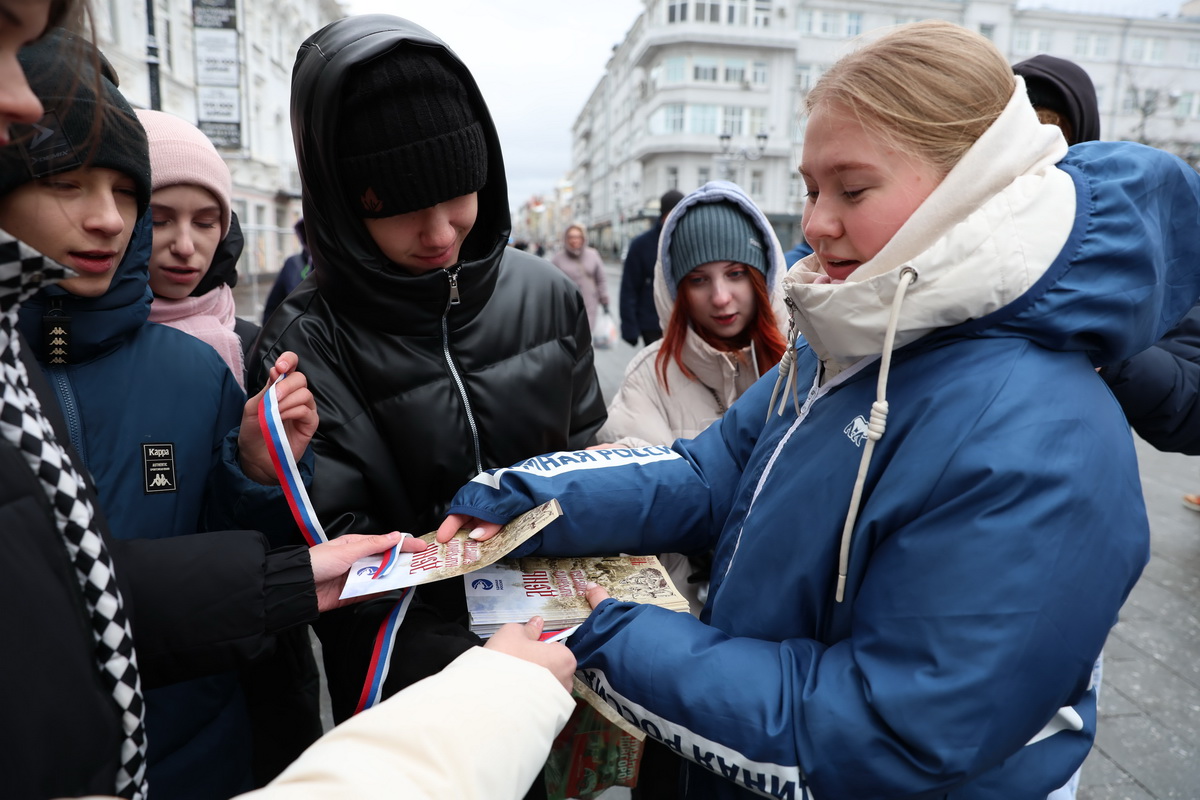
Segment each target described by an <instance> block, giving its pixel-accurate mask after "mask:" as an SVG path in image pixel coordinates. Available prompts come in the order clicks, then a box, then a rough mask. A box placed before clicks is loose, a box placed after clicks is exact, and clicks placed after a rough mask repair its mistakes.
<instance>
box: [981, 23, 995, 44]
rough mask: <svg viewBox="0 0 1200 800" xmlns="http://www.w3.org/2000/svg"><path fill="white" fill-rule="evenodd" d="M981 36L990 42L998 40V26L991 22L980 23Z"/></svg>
mask: <svg viewBox="0 0 1200 800" xmlns="http://www.w3.org/2000/svg"><path fill="white" fill-rule="evenodd" d="M979 35H980V36H982V37H983V38H985V39H987V40H989V41H995V40H996V26H995V25H994V24H993V23H991V22H981V23H979Z"/></svg>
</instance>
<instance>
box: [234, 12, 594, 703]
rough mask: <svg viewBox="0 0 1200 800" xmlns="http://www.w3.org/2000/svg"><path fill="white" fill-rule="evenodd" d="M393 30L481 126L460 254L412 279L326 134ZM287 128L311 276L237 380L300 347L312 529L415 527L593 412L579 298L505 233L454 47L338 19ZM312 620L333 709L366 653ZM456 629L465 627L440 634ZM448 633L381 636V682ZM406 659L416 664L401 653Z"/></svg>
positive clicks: (502, 204)
mask: <svg viewBox="0 0 1200 800" xmlns="http://www.w3.org/2000/svg"><path fill="white" fill-rule="evenodd" d="M402 43H408V44H404V46H412V45H413V44H416V45H418V46H427V47H433V48H439V49H441V50H444V51H445V52H446V53H448V54H449V55H450V57H451V58H452V59H453V60H454V62H455V64H457V65H458V67H459V69H458V71H459V74H460V75H461V77H462V80H463V83H464V85H465V86H466V87H468V91H469V92H470V93H471V94H472V99H473V102H474V104H475V107H476V115H477V117H478V119H479V120H480V122H481V123H482V125H483V128H484V132H485V136H486V138H487V141H488V179H487V183H486V185H485V186H484V188H483V189H481V190H480V192H479V213H478V217H477V220H476V223H475V226H474V227H473V228H472V230H471V233H470V234H469V235H468V237H467V239H466V241H465V242H464V244H463V247H462V261H461V262H460V263H459V264H456V265H455V266H454V267H452V268H450V269H448V270H438V271H435V272H432V273H428V274H425V275H420V276H412V275H408V274H405V273H403V272H402V271H400V270H399V269H398V268H397V267H396V266H395V265H393V264H391V263H390V262H389V261H388V259H387V258H386V257H385V256H384V255H383V253H382V252H381V251H380V249H379V248H378V247H377V246H376V245H375V243H374V241H373V240H372V239H371V238H370V236H369V234H368V233H367V230H366V228H365V226H364V225H363V223H362V221H361V220H360V219H359V218H358V217H357V216H356V215H354V214H352V213H351V210H350V209H349V207H348V206H347V204H346V203H344V202H342V201H341V198H343V197H344V196H345V193H344V191H343V187H342V185H341V182H340V176H339V174H338V169H337V166H338V161H337V148H336V145H335V143H336V142H337V141H338V136H339V133H338V126H339V125H340V123H341V119H342V117H343V115H342V114H341V113H340V105H341V103H342V98H343V97H344V96H345V94H346V90H345V79H346V75H347V73H348V72H349V71H350V69H351V68H352V67H353V66H354V65H356V64H358V63H360V62H363V61H366V60H368V59H371V58H373V57H376V56H378V55H379V54H381V53H384V52H386V51H388V50H390V49H392V48H394V47H396V46H398V45H401V44H402ZM292 129H293V132H294V134H295V138H296V152H297V156H298V160H299V168H300V175H301V178H302V182H303V186H304V190H303V191H304V194H303V197H304V228H305V231H306V233H307V235H308V245H309V250H310V253H311V255H312V258H313V263H314V267H315V275H316V280H315V281H312V280H309V281H307V282H305V283H304V284H302V285H301V286H300V287H298V288H297V289H296V290H295V291H293V292H292V293H291V295H289V296H288V298H287V299H286V300H285V301H284V302H283V304H282V305H280V307H279V308H278V310H276V312H275V313H274V314H273V315H272V317H271V319H270V320H269V322H268V323H267V325H266V327H265V328H264V329H263V331H262V334H261V336H260V338H259V342H258V346H257V348H256V357H255V358H254V359H253V360H252V361H253V363H252V366H251V369H250V379H249V380H250V383H249V385H251V386H259V385H261V384H262V381H263V378H264V376H265V375H266V372H267V369H268V367H269V365H270V364H271V363H272V362H273V361H274V359H275V358H276V357H277V356H278V355H279V354H280V353H282V352H283V351H285V350H292V351H295V352H296V353H297V354H298V355H299V357H300V362H299V367H300V370H301V371H303V372H304V374H305V375H306V376H307V377H308V384H309V386H310V388H311V389H312V391H313V393H314V395H315V396H316V401H317V408H318V410H319V412H320V414H321V426H320V429H319V430H318V432H317V435H316V437H315V438H314V439H313V449H314V452H315V454H316V466H315V478H314V481H313V487H312V498H313V503H314V505H315V507H316V511H317V514H318V516H319V517H320V520H321V523H322V525H323V526H324V528H325V530H326V532H328V533H329V534H330V535H333V536H336V535H341V534H343V533H378V532H385V531H390V530H393V529H400V530H407V531H410V532H413V533H417V534H421V533H426V532H428V531H430V530H432V529H433V528H435V527H437V525H438V524H439V523H440V522H441V520H442V518H443V515H444V511H445V509H446V508H447V507H448V505H449V501H450V498H451V497H452V496H453V495H454V492H455V491H456V490H457V489H458V488H459V487H460V486H461V485H462V484H463V483H465V482H466V481H468V480H470V479H471V478H472V477H474V476H475V475H476V474H477V473H478V472H479V471H481V470H482V469H487V468H491V467H500V466H507V465H509V464H512V463H515V462H517V461H520V460H522V459H525V458H528V457H530V456H533V455H537V454H540V453H545V452H550V451H553V450H559V449H567V448H580V447H584V446H586V445H588V444H590V443H591V442H592V439H593V436H594V434H595V432H596V431H597V430H598V429H599V428H600V425H601V424H602V423H603V422H604V417H605V412H604V400H603V397H602V396H601V392H600V387H599V383H598V381H597V378H596V373H595V368H594V365H593V361H592V345H591V334H590V331H589V328H588V321H587V315H586V313H585V312H584V307H583V301H582V300H581V299H580V296H579V293H578V291H577V289H576V288H575V286H574V284H572V283H571V281H570V280H569V279H568V278H567V277H566V276H564V275H562V274H561V273H560V272H559V271H558V270H557V269H555V268H554V267H553V266H552V265H550V264H549V263H547V262H546V261H543V260H542V259H539V258H536V257H535V256H532V255H529V254H527V253H524V252H521V251H519V250H515V249H513V248H509V247H506V246H505V245H506V242H507V240H508V235H509V229H510V222H509V211H508V201H507V185H506V181H505V177H504V163H503V159H502V156H501V153H500V143H499V139H498V137H497V134H496V131H495V128H494V126H493V124H492V122H491V118H490V116H489V115H488V113H487V110H486V107H485V104H484V102H483V98H482V96H481V95H480V94H479V90H478V88H477V87H476V84H475V81H474V79H473V78H472V77H471V76H470V74H469V73H468V72H467V70H466V68H465V67H463V66H461V64H459V62H458V60H457V57H456V56H454V55H453V53H451V52H450V51H449V49H448V48H446V46H445V45H444V44H443V43H442V42H441V41H439V40H438V39H437V38H436V37H434V36H432V35H431V34H429V33H428V32H427V31H425V30H423V29H421V28H420V27H418V26H416V25H413V24H411V23H408V22H406V21H404V20H399V19H397V18H395V17H387V16H379V15H368V16H361V17H350V18H347V19H343V20H339V21H338V22H335V23H333V24H332V25H330V26H327V27H326V28H324V29H322V30H321V31H319V32H317V33H316V34H314V35H313V36H312V37H310V38H309V40H308V41H307V42H306V43H305V44H304V45H303V46H302V47H301V49H300V52H299V55H298V57H297V62H296V66H295V68H294V70H293V77H292ZM452 287H453V288H454V289H455V290H456V292H457V297H458V302H454V301H453V300H452ZM438 588H439V589H442V590H446V589H447V587H438ZM453 588H456V589H457V594H456V596H452V597H447V598H439V599H436V600H435V599H432V598H431V594H432V593H433V592H431V591H429V590H423V591H422V592H418V596H417V597H418V599H417V601H416V602H415V603H414V607H413V609H412V610H410V612H409V616H408V621H406V623H405V626H404V630H402V632H401V637H404V636H405V635H406V633H408V632H410V631H412V630H414V629H415V627H417V626H419V624H420V620H421V616H422V614H423V613H424V612H423V611H422V608H421V607H420V603H421V601H422V600H424V602H425V605H426V606H429V607H430V609H431V610H434V611H436V612H438V613H434V614H433V616H431V617H430V620H429V622H430V624H431V625H433V624H440V622H439V620H441V619H455V618H456V615H457V612H458V611H459V610H461V609H460V608H459V606H461V603H462V599H461V598H462V590H461V586H456V587H453ZM434 591H436V590H434ZM377 614H378V609H377V608H375V607H374V606H373V605H371V604H368V605H366V606H360V607H356V608H355V609H353V610H352V611H350V612H349V613H344V612H343V613H341V616H342V617H343V618H345V617H347V616H351V615H352V616H354V617H355V619H356V622H355V623H349V622H347V621H345V619H343V620H339V621H338V623H337V626H336V627H338V629H339V630H338V631H337V632H336V633H339V634H345V633H346V630H347V626H350V625H352V626H353V627H355V628H358V627H359V626H361V631H362V632H363V633H364V635H365V634H366V633H367V632H372V631H373V626H377V624H378V616H377ZM334 616H335V617H336V616H337V615H334ZM327 617H328V615H327ZM364 619H367V620H371V621H370V622H367V621H364ZM322 626H323V628H324V630H320V629H319V632H320V633H321V636H322V639H323V640H324V641H325V648H324V651H325V654H326V657H327V658H326V661H327V664H326V666H327V668H328V671H329V674H330V684H331V689H332V694H333V697H334V712H335V716H336V717H338V718H341V717H342V716H344V715H345V714H346V713H348V711H347V706H346V703H350V704H351V706H352V704H353V701H354V700H356V699H357V696H358V692H359V690H360V689H361V687H362V677H363V670H364V669H365V664H366V651H365V650H362V649H358V648H355V647H353V646H351V645H349V644H347V643H346V642H345V641H340V643H335V644H332V645H331V642H330V640H329V636H330V635H333V633H334V632H332V631H330V628H332V627H335V626H334V625H333V624H332V623H331V622H327V621H326V620H323V621H322ZM456 634H465V631H461V630H459V631H457V632H455V633H450V636H451V637H452V638H453V637H454V636H455V635H456ZM458 638H459V641H458V642H457V643H454V644H450V645H448V646H447V647H446V649H445V650H444V652H442V653H441V655H435V654H434V653H435V652H437V651H438V649H439V648H438V646H437V645H435V644H434V643H429V642H426V643H424V644H421V645H418V644H417V643H415V642H407V643H406V642H405V641H403V638H402V639H401V640H400V641H398V643H397V645H396V647H395V651H396V652H397V653H398V657H399V658H402V659H405V661H406V664H408V665H410V666H412V670H411V671H410V672H409V673H408V674H407V677H402V678H401V677H397V676H398V675H399V672H398V670H397V667H396V664H395V662H394V663H393V667H392V673H391V674H390V675H389V680H388V683H387V691H388V692H390V691H392V690H393V689H395V688H398V687H399V686H400V685H404V684H405V683H407V682H408V681H409V680H410V679H415V678H419V677H422V674H421V673H422V672H424V673H425V674H428V672H432V671H436V670H437V669H440V667H441V666H443V665H444V663H448V661H449V660H451V659H452V658H454V657H455V656H457V655H458V653H459V652H461V650H462V649H464V648H465V647H466V646H469V644H471V643H472V642H473V641H474V640H473V639H472V638H471V637H468V636H465V635H462V636H459V637H458ZM367 640H368V641H366V642H365V643H363V644H364V646H369V636H367ZM339 654H346V657H347V658H349V662H350V665H349V666H348V667H346V668H345V670H344V671H343V670H342V668H341V666H339V664H337V663H334V662H333V661H332V660H331V659H330V656H331V655H333V656H334V658H335V659H336V658H338V657H339ZM414 659H427V660H428V663H427V664H426V665H425V666H415V665H414V664H413V662H414ZM443 659H444V660H443ZM438 662H442V663H438ZM342 666H345V665H342ZM343 679H344V685H342V684H343Z"/></svg>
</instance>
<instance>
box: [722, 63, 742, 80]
mask: <svg viewBox="0 0 1200 800" xmlns="http://www.w3.org/2000/svg"><path fill="white" fill-rule="evenodd" d="M744 80H746V62H745V61H742V60H741V59H740V58H737V59H734V58H727V59H725V82H726V83H741V82H742V81H744Z"/></svg>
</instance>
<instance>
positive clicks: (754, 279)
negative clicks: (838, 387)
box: [654, 267, 787, 392]
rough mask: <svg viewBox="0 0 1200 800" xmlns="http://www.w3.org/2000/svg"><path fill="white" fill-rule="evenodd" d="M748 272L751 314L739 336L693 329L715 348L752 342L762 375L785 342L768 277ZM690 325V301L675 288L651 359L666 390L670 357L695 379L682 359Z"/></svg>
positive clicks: (775, 360) (739, 346)
mask: <svg viewBox="0 0 1200 800" xmlns="http://www.w3.org/2000/svg"><path fill="white" fill-rule="evenodd" d="M747 274H749V276H750V286H751V287H752V288H753V290H754V318H753V319H752V320H750V323H749V324H748V325H747V326H746V329H745V330H744V331H742V333H741V335H740V336H739V337H738V339H737V340H736V341H734V342H732V343H731V342H728V341H725V340H723V339H718V338H716V337H715V336H713V335H712V334H710V333H708V332H707V331H705V330H704V329H703V328H701V327H700V326H698V325H697V326H695V327H694V328H693V330H695V331H696V333H697V334H698V335H699V336H700V338H701V339H703V340H704V341H706V342H708V343H709V344H710V345H712V346H713V347H715V348H716V349H718V350H726V351H728V350H740V349H742V348H743V347H745V346H746V345H747V344H750V343H753V344H754V355H755V360H756V361H757V362H758V364H757V365H756V366H757V367H758V374H759V375H762V374H763V373H764V372H766V371H767V370H769V369H771V367H773V366H775V365H776V364H778V363H779V359H781V358H783V353H784V351H785V350H787V342H786V341H784V338H783V334H782V333H780V332H779V324H778V322H777V320H776V319H775V312H774V311H773V310H772V308H771V298H770V297H769V296H768V295H767V279H766V278H765V277H763V274H762V273H761V272H759V271H758V270H757V269H754V268H753V267H748V268H747ZM689 327H692V304H691V301H690V300H689V299H688V293H687V292H681V291H676V294H675V308H674V309H673V310H672V311H671V319H670V320H669V321H668V322H667V329H666V330H665V331H663V338H662V344H661V345H659V348H658V357H657V358H656V359H655V361H654V363H655V368H656V369H657V371H658V379H659V380H660V381H661V382H662V385H663V388H664V389H666V390H667V391H668V392H670V391H671V387H670V386H669V385H667V365H668V364H670V363H671V361H672V360H673V361H674V362H675V363H676V364H678V365H679V371H680V372H682V373H683V374H684V375H685V376H687V379H688V380H692V381H694V380H696V376H695V374H694V373H693V372H692V371H691V370H690V369H688V368H687V365H686V364H684V363H683V343H684V341H685V340H686V339H687V332H688V328H689Z"/></svg>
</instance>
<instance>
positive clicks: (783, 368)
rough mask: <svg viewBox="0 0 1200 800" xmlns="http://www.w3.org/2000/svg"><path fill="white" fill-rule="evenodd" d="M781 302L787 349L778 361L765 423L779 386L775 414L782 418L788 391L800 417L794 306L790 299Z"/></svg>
mask: <svg viewBox="0 0 1200 800" xmlns="http://www.w3.org/2000/svg"><path fill="white" fill-rule="evenodd" d="M783 302H784V304H786V305H787V310H788V332H787V349H786V350H784V351H783V357H782V358H780V359H779V377H778V378H776V379H775V388H774V389H772V390H771V402H769V403H767V421H770V419H771V409H773V408H775V398H776V397H779V385H780V384H783V386H784V395H783V397H780V398H779V410H778V411H776V414H777V415H778V416H781V417H782V416H783V407H784V404H785V403H787V392H789V391H790V392H791V393H792V405H793V406H794V407H795V409H796V416H800V395H799V392H798V391H797V390H796V371H795V370H794V369H793V367H795V366H796V337H797V336H798V335H799V331H798V330H797V329H796V304H795V303H794V302H792V298H790V297H784V298H783Z"/></svg>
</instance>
